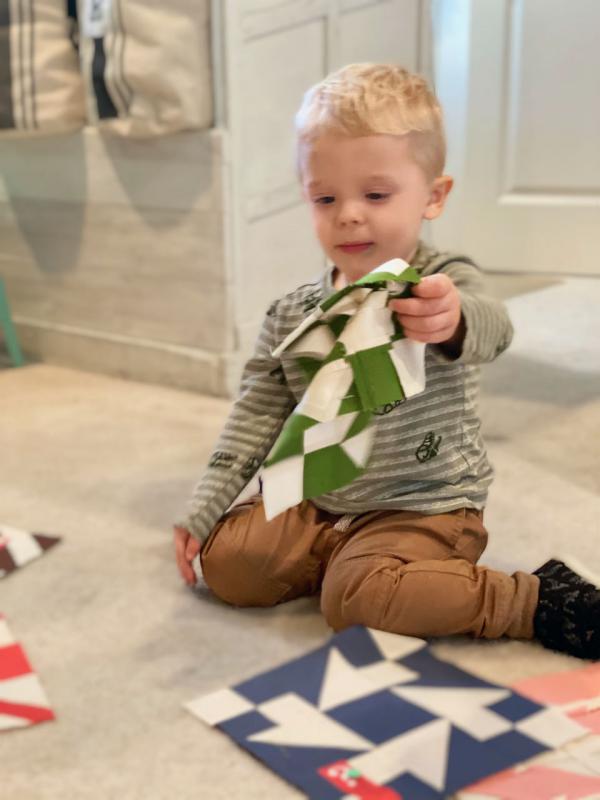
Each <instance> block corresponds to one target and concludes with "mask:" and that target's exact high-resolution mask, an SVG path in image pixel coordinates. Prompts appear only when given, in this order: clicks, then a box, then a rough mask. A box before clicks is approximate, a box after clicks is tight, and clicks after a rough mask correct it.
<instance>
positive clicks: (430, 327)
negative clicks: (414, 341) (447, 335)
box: [399, 312, 454, 338]
mask: <svg viewBox="0 0 600 800" xmlns="http://www.w3.org/2000/svg"><path fill="white" fill-rule="evenodd" d="M399 319H400V324H401V325H402V330H403V331H404V335H405V336H409V337H411V338H414V337H413V334H425V335H427V334H430V333H432V334H434V333H438V332H440V331H445V330H447V329H448V328H452V326H453V324H454V319H453V318H452V316H451V315H450V314H448V313H447V312H444V313H443V314H435V315H433V316H431V317H429V316H427V317H410V316H404V315H400V317H399Z"/></svg>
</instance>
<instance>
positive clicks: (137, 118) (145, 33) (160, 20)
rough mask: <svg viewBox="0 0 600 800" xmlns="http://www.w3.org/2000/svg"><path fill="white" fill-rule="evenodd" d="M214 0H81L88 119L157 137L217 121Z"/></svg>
mask: <svg viewBox="0 0 600 800" xmlns="http://www.w3.org/2000/svg"><path fill="white" fill-rule="evenodd" d="M209 6H210V2H209V0H169V2H168V3H165V2H164V0H82V2H81V7H80V15H81V34H82V36H81V65H82V73H83V75H84V81H85V87H86V96H87V111H88V119H89V121H90V122H91V123H93V124H95V125H98V126H99V127H100V128H101V129H103V130H105V131H107V132H109V133H114V134H117V135H121V136H131V137H141V138H143V137H152V136H159V135H161V134H166V133H172V132H175V131H179V130H185V129H198V128H207V127H209V126H210V125H211V123H212V80H211V74H210V38H209V37H210V25H209Z"/></svg>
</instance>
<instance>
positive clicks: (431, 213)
mask: <svg viewBox="0 0 600 800" xmlns="http://www.w3.org/2000/svg"><path fill="white" fill-rule="evenodd" d="M453 186H454V178H451V177H450V175H440V177H439V178H436V179H435V180H434V181H433V183H432V185H431V192H430V195H429V202H428V203H427V206H426V207H425V211H424V212H423V219H435V218H436V217H439V216H440V214H441V213H442V211H443V210H444V206H445V205H446V200H447V199H448V195H449V194H450V190H451V189H452V187H453Z"/></svg>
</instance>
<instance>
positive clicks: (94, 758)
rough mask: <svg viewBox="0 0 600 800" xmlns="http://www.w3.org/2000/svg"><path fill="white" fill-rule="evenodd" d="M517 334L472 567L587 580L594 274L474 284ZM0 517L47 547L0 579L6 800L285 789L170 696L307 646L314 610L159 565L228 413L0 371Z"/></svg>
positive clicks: (594, 389) (510, 654) (506, 360)
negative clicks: (12, 702) (15, 704)
mask: <svg viewBox="0 0 600 800" xmlns="http://www.w3.org/2000/svg"><path fill="white" fill-rule="evenodd" d="M490 284H491V287H492V291H494V292H495V293H496V294H498V295H499V296H502V297H504V298H505V299H506V300H507V302H508V305H509V309H510V313H511V316H512V318H513V321H514V323H515V327H516V330H517V334H516V337H515V341H514V343H513V346H512V348H511V350H510V351H509V352H508V353H507V354H505V355H504V356H503V357H502V358H501V359H499V360H498V361H497V362H496V363H494V364H492V365H490V366H489V367H487V368H486V369H485V378H484V391H483V395H482V416H483V420H484V430H485V433H486V436H487V442H488V446H489V451H490V455H491V458H492V461H493V463H494V465H495V467H496V470H497V476H496V483H495V485H494V487H493V490H492V494H491V498H490V503H489V506H488V510H487V513H486V520H487V524H488V527H489V529H490V532H491V544H490V547H489V549H488V552H487V554H486V558H485V560H486V562H487V563H489V564H491V565H493V566H496V567H502V568H505V569H509V570H510V569H514V568H516V567H520V568H524V569H532V568H534V567H535V566H536V565H538V564H539V563H541V562H542V561H544V560H545V559H546V558H547V557H548V556H550V555H552V554H553V553H555V552H557V551H561V552H564V551H567V552H570V553H572V554H573V555H575V556H576V557H578V558H579V559H580V560H583V561H585V562H586V564H587V566H588V568H589V569H596V570H597V571H598V573H600V548H598V545H597V541H598V534H599V533H600V525H599V519H600V496H599V495H600V449H599V448H598V430H599V429H600V357H599V355H598V353H599V351H598V343H599V342H600V316H599V315H598V312H597V309H598V308H599V307H600V280H598V279H591V278H586V279H584V278H580V279H575V278H573V279H569V280H561V279H559V278H545V277H540V276H532V277H529V278H527V277H521V278H515V277H511V276H491V280H490ZM0 398H1V400H0V405H1V409H2V413H1V416H0V452H1V454H2V457H1V458H0V486H1V490H0V497H1V501H2V502H1V506H0V522H1V523H4V524H8V525H12V526H14V527H20V528H24V529H26V530H30V531H39V532H47V533H53V534H58V535H61V536H63V537H64V540H63V542H62V543H61V544H60V545H59V546H58V547H56V548H54V549H53V550H51V551H50V552H49V553H48V554H47V555H46V556H44V558H42V559H40V560H39V561H37V562H35V563H33V564H31V565H29V566H27V567H26V568H24V569H23V570H21V571H20V572H16V573H14V574H12V575H11V576H9V577H8V578H7V579H6V580H4V581H1V582H0V610H1V611H2V612H4V614H5V615H6V616H7V618H8V620H9V624H10V626H11V628H12V631H13V633H14V634H15V635H16V637H17V638H18V639H19V640H20V641H21V642H22V643H23V644H24V645H25V647H26V649H27V652H28V655H29V657H30V659H31V661H32V663H33V665H34V667H35V669H36V670H37V672H38V673H39V675H40V676H41V679H42V681H43V684H44V687H45V689H46V691H47V693H48V695H49V697H50V700H51V703H52V706H53V708H54V709H55V712H56V714H57V720H56V721H55V722H53V723H48V724H44V725H38V726H35V727H33V728H30V729H27V730H20V731H18V730H17V731H11V732H7V733H5V734H3V735H2V739H1V753H2V767H1V771H2V778H1V780H2V794H3V796H5V797H7V798H10V800H56V799H57V798H61V800H62V799H66V800H112V798H118V800H163V799H164V800H173V798H177V800H192V799H193V800H197V798H199V797H200V798H203V797H210V798H211V800H226V799H227V800H230V798H234V797H242V798H243V800H265V799H266V800H271V799H273V800H286V799H287V798H290V799H291V798H296V797H301V795H300V794H299V793H298V792H297V791H296V790H295V789H293V788H291V787H289V786H287V785H286V784H284V783H283V782H282V781H280V780H279V779H278V778H277V777H276V776H274V775H272V774H271V773H270V772H269V771H268V770H267V769H265V768H263V767H262V766H261V765H260V764H259V763H258V762H256V761H254V760H253V759H252V758H250V757H249V756H248V755H246V754H244V753H242V752H240V751H238V749H237V748H236V746H235V745H233V744H232V743H231V742H230V741H229V740H228V739H227V738H226V737H225V736H223V735H221V734H220V733H218V732H216V731H214V730H211V729H208V728H205V727H204V726H203V725H202V724H201V723H200V722H199V721H197V720H196V719H194V718H193V717H192V716H190V715H189V714H188V713H187V712H185V711H184V710H183V709H182V707H181V704H182V703H183V702H185V701H187V700H190V699H191V698H193V697H195V696H197V695H199V694H201V693H204V692H209V691H211V690H213V689H216V688H220V687H222V686H225V685H228V684H231V683H235V682H236V681H239V680H241V679H242V678H245V677H249V676H251V675H252V674H254V673H255V672H257V671H259V670H262V669H266V668H268V667H271V666H274V665H276V664H277V663H279V662H281V661H284V660H287V659H289V658H291V657H293V656H295V655H299V654H301V653H304V652H305V651H307V650H309V649H311V648H313V647H315V646H317V645H319V644H321V643H322V642H323V641H324V640H325V639H326V638H327V637H328V635H329V631H328V629H327V627H326V625H325V623H324V621H323V619H322V618H321V617H320V615H319V612H318V604H317V601H316V600H315V599H304V600H298V601H295V602H293V603H290V604H288V605H284V606H280V607H278V608H275V609H272V610H244V611H240V610H234V609H231V608H227V607H225V606H223V605H221V604H220V603H219V602H217V601H216V600H214V599H213V598H212V597H211V596H210V595H209V594H208V593H207V591H206V590H205V589H203V588H199V589H196V590H190V589H187V588H186V587H185V586H184V585H183V584H182V582H181V581H180V579H179V577H178V574H177V572H176V569H175V566H174V561H173V557H172V552H171V540H170V523H171V521H172V520H173V518H174V517H175V516H176V515H177V514H178V512H179V509H180V508H181V506H182V504H183V503H184V502H185V500H186V498H187V496H188V494H189V491H190V489H191V486H192V484H193V482H194V479H195V477H196V476H197V475H198V472H199V470H200V468H201V467H202V464H203V463H204V462H205V460H206V458H207V456H208V454H209V451H210V449H211V445H212V444H213V442H214V439H215V436H216V434H217V431H218V429H219V426H220V424H221V422H222V421H223V419H224V418H225V415H226V413H227V409H228V403H227V402H226V401H224V400H219V399H215V398H208V397H201V396H198V395H194V394H189V393H184V392H179V391H173V390H170V389H168V388H161V387H156V386H150V385H142V384H134V383H127V382H125V381H122V380H117V379H113V378H108V377H104V376H101V375H92V374H85V373H81V372H75V371H72V370H69V369H66V368H62V367H58V366H50V365H33V366H29V367H25V368H22V369H19V370H13V369H7V368H4V369H1V370H0ZM435 652H436V653H437V655H439V656H441V657H443V658H447V659H449V660H451V661H453V662H454V663H456V664H459V665H460V666H462V667H464V668H466V669H469V670H472V671H473V672H476V673H477V674H479V675H480V676H482V677H484V678H487V679H490V680H492V681H498V682H511V681H513V680H516V679H518V678H522V677H526V676H530V675H533V674H539V673H543V672H549V671H554V670H558V669H563V668H564V669H567V668H570V667H572V666H576V665H577V662H576V661H575V660H574V659H570V658H567V657H566V656H562V655H559V654H556V653H551V652H548V651H545V650H543V649H542V648H541V647H539V646H538V645H537V644H534V643H525V642H514V641H506V640H505V641H498V642H481V641H471V640H468V639H464V638H463V639H455V640H442V641H439V642H438V643H436V645H435Z"/></svg>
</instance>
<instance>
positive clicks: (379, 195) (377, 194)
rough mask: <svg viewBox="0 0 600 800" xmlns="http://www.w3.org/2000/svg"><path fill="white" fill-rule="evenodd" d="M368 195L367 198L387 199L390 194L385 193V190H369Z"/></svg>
mask: <svg viewBox="0 0 600 800" xmlns="http://www.w3.org/2000/svg"><path fill="white" fill-rule="evenodd" d="M366 197H367V200H387V198H388V197H389V194H385V193H384V192H369V193H368V194H367V195H366Z"/></svg>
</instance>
